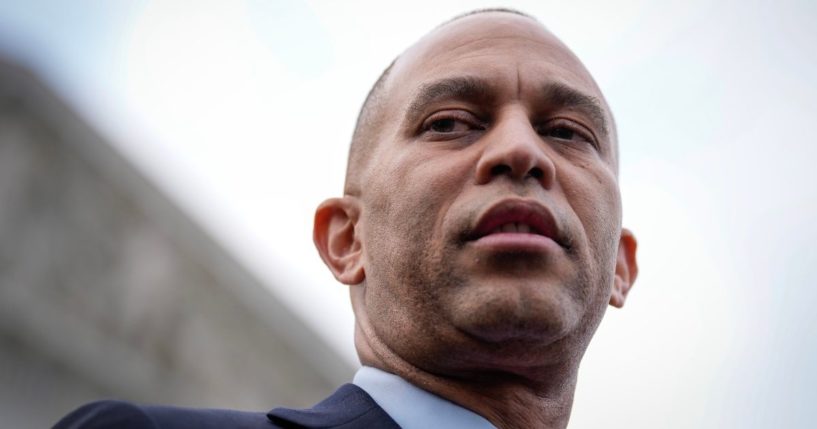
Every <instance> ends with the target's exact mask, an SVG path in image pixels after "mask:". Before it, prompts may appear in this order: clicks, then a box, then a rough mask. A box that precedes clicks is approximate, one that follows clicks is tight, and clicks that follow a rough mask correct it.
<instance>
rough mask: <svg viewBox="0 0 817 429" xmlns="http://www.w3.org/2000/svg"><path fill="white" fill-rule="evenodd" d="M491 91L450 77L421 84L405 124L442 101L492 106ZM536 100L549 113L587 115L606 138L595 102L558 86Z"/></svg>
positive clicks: (483, 83) (545, 88) (472, 80)
mask: <svg viewBox="0 0 817 429" xmlns="http://www.w3.org/2000/svg"><path fill="white" fill-rule="evenodd" d="M492 87H493V85H492V84H491V82H490V81H488V80H486V79H482V78H477V77H472V76H461V77H452V78H446V79H442V80H438V81H435V82H431V83H427V84H423V85H422V86H420V89H419V90H418V91H417V92H416V95H415V96H414V99H413V100H412V101H411V103H410V104H409V107H408V109H406V113H405V117H406V123H407V124H414V123H416V122H417V120H418V119H419V116H421V115H422V114H423V113H424V112H425V111H426V110H427V109H428V106H430V105H432V104H434V103H437V102H439V101H441V100H450V99H454V100H461V101H467V102H479V103H491V102H493V101H495V99H496V95H495V94H496V92H495V91H493V90H492V89H493V88H492ZM538 97H540V98H539V100H537V102H539V103H543V104H544V105H546V106H548V109H553V108H561V109H567V110H575V111H578V112H580V113H582V114H584V115H586V116H587V117H588V118H590V120H591V121H592V122H593V125H594V126H595V127H596V128H597V129H599V130H601V132H602V133H603V134H604V135H605V136H608V135H609V131H608V124H607V119H606V115H605V108H604V107H602V104H601V102H600V101H599V99H598V98H596V97H593V96H590V95H587V94H585V93H583V92H581V91H579V90H577V89H574V88H572V87H570V86H568V85H565V84H563V83H560V82H548V83H545V84H544V85H542V87H541V89H540V93H539V94H538Z"/></svg>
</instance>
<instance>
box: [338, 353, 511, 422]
mask: <svg viewBox="0 0 817 429" xmlns="http://www.w3.org/2000/svg"><path fill="white" fill-rule="evenodd" d="M352 382H353V383H354V384H355V385H357V386H358V387H360V388H361V389H363V390H365V391H366V393H368V394H369V396H371V397H372V399H374V401H375V402H377V405H379V406H380V408H383V410H384V411H386V413H388V415H389V416H391V418H392V419H394V421H396V422H397V424H399V425H400V427H402V428H403V429H415V428H417V429H421V428H429V427H442V428H450V429H496V428H495V427H494V425H492V424H491V423H490V422H489V421H488V420H486V419H485V418H484V417H482V416H480V415H478V414H476V413H474V412H473V411H471V410H468V409H466V408H463V407H461V406H459V405H457V404H454V403H453V402H450V401H447V400H445V399H443V398H441V397H439V396H437V395H434V394H433V393H430V392H427V391H425V390H423V389H420V388H419V387H416V386H414V385H413V384H411V383H409V382H408V381H406V380H404V379H403V378H401V377H399V376H397V375H394V374H390V373H388V372H385V371H382V370H379V369H377V368H372V367H370V366H364V367H362V368H360V369H359V370H358V371H357V373H356V374H355V378H354V380H353V381H352Z"/></svg>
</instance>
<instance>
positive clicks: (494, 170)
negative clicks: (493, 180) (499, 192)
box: [491, 164, 511, 176]
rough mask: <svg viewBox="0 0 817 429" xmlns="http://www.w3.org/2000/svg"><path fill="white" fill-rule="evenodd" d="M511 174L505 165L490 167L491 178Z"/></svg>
mask: <svg viewBox="0 0 817 429" xmlns="http://www.w3.org/2000/svg"><path fill="white" fill-rule="evenodd" d="M510 172H511V167H510V166H507V165H505V164H499V165H495V166H493V167H491V175H492V176H501V175H503V174H508V173H510Z"/></svg>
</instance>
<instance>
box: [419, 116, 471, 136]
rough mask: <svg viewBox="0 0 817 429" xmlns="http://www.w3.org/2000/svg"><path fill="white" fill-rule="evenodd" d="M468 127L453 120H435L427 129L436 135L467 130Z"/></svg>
mask: <svg viewBox="0 0 817 429" xmlns="http://www.w3.org/2000/svg"><path fill="white" fill-rule="evenodd" d="M467 128H468V126H467V125H465V124H464V123H462V121H459V120H457V119H454V118H443V119H437V120H435V121H433V122H431V124H430V125H429V127H428V129H430V130H431V131H434V132H436V133H450V132H454V131H460V130H463V129H467Z"/></svg>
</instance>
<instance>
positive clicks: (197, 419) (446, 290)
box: [58, 10, 637, 428]
mask: <svg viewBox="0 0 817 429" xmlns="http://www.w3.org/2000/svg"><path fill="white" fill-rule="evenodd" d="M617 169H618V155H617V141H616V134H615V126H614V123H613V119H612V115H611V113H610V110H609V108H608V106H607V104H606V103H605V101H604V98H603V96H602V94H601V91H600V90H599V88H598V86H597V85H596V83H595V82H594V80H593V78H592V77H591V76H590V74H589V73H588V72H587V70H585V68H584V67H583V65H582V64H581V62H580V61H579V60H578V59H577V58H576V57H575V56H574V55H573V54H572V53H571V52H570V50H568V49H567V47H566V46H564V45H563V44H562V43H561V42H560V41H559V40H558V39H557V38H556V37H555V36H553V35H552V34H550V33H549V32H548V31H547V30H546V29H545V28H544V27H543V26H542V25H541V24H539V23H538V22H537V21H535V20H534V19H533V18H531V17H528V16H525V15H522V14H520V13H518V12H513V11H508V10H490V11H479V12H477V13H472V14H468V15H465V16H462V17H458V18H456V19H454V20H452V21H449V22H448V23H446V24H444V25H442V26H440V27H438V28H437V29H435V30H434V31H432V32H431V33H430V34H428V35H427V36H426V37H424V38H423V39H421V40H420V41H419V42H417V43H416V44H415V45H414V46H412V47H410V48H409V49H408V50H406V52H404V53H403V54H401V55H400V56H399V57H398V58H397V59H396V60H395V61H394V63H393V64H392V65H391V66H390V67H389V68H388V69H387V70H386V72H384V74H383V76H382V77H381V78H380V79H379V80H378V82H377V83H376V84H375V85H374V87H373V88H372V91H371V92H370V94H369V97H368V98H367V100H366V102H365V103H364V106H363V109H362V111H361V114H360V117H359V119H358V124H357V127H356V130H355V133H354V137H353V142H352V147H351V150H350V156H349V165H348V171H347V178H346V186H345V192H344V196H343V197H341V198H334V199H330V200H327V201H325V202H324V203H323V204H322V205H321V206H320V207H319V208H318V210H317V213H316V216H315V229H314V239H315V244H316V246H317V248H318V251H319V253H320V255H321V257H322V258H323V260H324V262H325V263H326V265H327V266H328V267H329V269H330V270H331V271H332V273H333V274H334V275H335V277H336V278H337V279H338V280H339V281H340V282H342V283H344V284H347V285H349V286H350V289H351V300H352V306H353V308H354V312H355V317H356V330H355V345H356V347H357V351H358V354H359V356H360V360H361V363H362V364H363V365H364V367H363V369H361V370H360V371H359V372H358V374H357V375H356V376H355V380H354V384H349V385H345V386H343V387H341V389H339V390H338V392H336V393H335V394H334V395H332V396H331V397H330V398H328V399H327V400H325V401H324V402H322V403H320V404H318V405H317V406H315V407H314V408H312V409H310V410H287V409H275V410H273V411H271V412H270V413H269V414H268V415H264V414H263V413H241V412H235V411H213V410H184V409H176V408H169V407H140V406H134V405H130V404H124V403H112V402H103V403H97V404H92V405H89V406H86V407H84V408H81V409H80V410H78V411H76V412H75V413H73V414H72V415H69V416H68V417H66V418H65V419H64V420H63V421H62V422H61V424H58V427H108V426H105V425H114V426H116V427H253V428H254V427H259V428H260V427H271V426H270V423H272V424H274V425H278V426H279V427H343V428H353V427H397V426H398V425H399V426H402V427H405V428H411V427H418V428H420V427H446V428H450V427H462V428H479V427H493V426H495V427H501V428H531V427H542V428H559V427H565V426H566V425H567V422H568V418H569V415H570V409H571V405H572V400H573V393H574V390H575V386H576V379H577V372H578V368H579V362H580V360H581V357H582V355H583V353H584V351H585V349H586V347H587V345H588V343H589V341H590V338H591V337H592V335H593V333H594V331H595V329H596V327H597V326H598V324H599V322H600V321H601V318H602V316H603V314H604V312H605V309H606V306H607V305H608V304H611V305H613V306H616V307H621V306H622V305H623V304H624V300H625V298H626V296H627V293H628V291H629V290H630V287H631V285H632V283H633V281H634V280H635V277H636V274H637V265H636V261H635V252H636V242H635V238H634V237H633V235H632V234H631V233H630V232H629V231H628V230H626V229H622V227H621V198H620V192H619V188H618V181H617Z"/></svg>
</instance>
